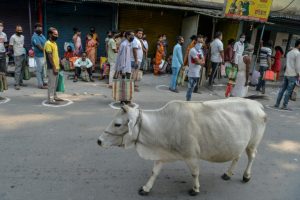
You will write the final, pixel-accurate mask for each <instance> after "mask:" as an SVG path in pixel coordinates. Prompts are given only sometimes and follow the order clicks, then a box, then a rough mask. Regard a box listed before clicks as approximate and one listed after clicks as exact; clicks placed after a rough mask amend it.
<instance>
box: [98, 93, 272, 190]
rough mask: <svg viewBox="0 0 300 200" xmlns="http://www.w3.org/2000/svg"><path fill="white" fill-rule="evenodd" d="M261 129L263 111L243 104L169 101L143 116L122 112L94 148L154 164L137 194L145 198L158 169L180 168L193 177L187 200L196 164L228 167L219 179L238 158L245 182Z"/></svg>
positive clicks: (196, 183)
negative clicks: (114, 149) (123, 151)
mask: <svg viewBox="0 0 300 200" xmlns="http://www.w3.org/2000/svg"><path fill="white" fill-rule="evenodd" d="M265 127H266V113H265V112H264V111H263V106H262V105H261V104H260V103H258V102H256V101H252V100H249V99H242V98H229V99H227V100H215V101H206V102H184V101H172V102H169V103H168V104H166V105H165V106H164V107H163V108H161V109H158V110H152V111H143V110H139V109H136V108H131V107H129V106H124V107H122V110H120V112H119V113H118V114H117V115H116V117H115V118H114V120H113V121H112V122H111V123H110V125H109V126H108V127H107V128H106V130H105V131H104V132H103V134H102V135H101V136H100V137H99V139H98V144H99V145H100V146H104V147H108V146H120V147H125V148H130V147H135V148H136V150H137V152H138V154H139V155H140V156H141V157H142V158H144V159H148V160H154V161H155V163H154V167H153V173H152V176H151V177H150V179H149V180H148V182H147V183H146V184H145V185H144V186H143V187H141V189H140V190H139V194H140V195H147V194H148V193H149V192H150V190H151V188H152V186H153V184H154V181H155V179H156V177H157V176H158V174H159V172H160V170H161V168H162V165H163V163H166V162H172V161H176V160H183V161H185V162H186V164H187V165H188V167H189V168H190V170H191V173H192V176H193V188H192V189H191V190H190V191H189V194H190V195H197V194H198V193H199V189H200V184H199V167H198V159H202V160H206V161H210V162H227V161H232V163H231V166H230V167H229V169H228V171H227V172H226V173H224V175H223V176H222V178H223V179H224V180H229V179H230V177H231V176H232V175H233V169H234V167H235V166H236V164H237V162H238V160H239V158H240V156H241V154H242V152H243V151H244V150H246V153H247V156H248V165H247V168H246V170H245V172H244V175H243V181H244V182H248V181H249V180H250V178H251V166H252V163H253V160H254V158H255V154H256V152H257V151H256V150H257V147H258V145H259V143H260V141H261V139H262V137H263V134H264V131H265Z"/></svg>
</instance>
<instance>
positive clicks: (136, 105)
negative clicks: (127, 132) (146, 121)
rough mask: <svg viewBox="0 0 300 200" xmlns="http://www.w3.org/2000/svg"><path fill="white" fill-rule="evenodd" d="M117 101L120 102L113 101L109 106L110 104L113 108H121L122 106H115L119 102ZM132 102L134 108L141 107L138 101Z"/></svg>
mask: <svg viewBox="0 0 300 200" xmlns="http://www.w3.org/2000/svg"><path fill="white" fill-rule="evenodd" d="M117 103H118V102H111V103H110V104H109V106H110V107H111V108H112V109H115V110H120V109H121V107H117V106H115V104H117ZM132 104H133V105H134V108H139V105H138V104H136V103H132Z"/></svg>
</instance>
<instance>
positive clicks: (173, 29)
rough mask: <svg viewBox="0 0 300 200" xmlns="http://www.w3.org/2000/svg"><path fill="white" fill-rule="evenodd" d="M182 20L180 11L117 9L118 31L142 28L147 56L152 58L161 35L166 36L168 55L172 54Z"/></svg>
mask: <svg viewBox="0 0 300 200" xmlns="http://www.w3.org/2000/svg"><path fill="white" fill-rule="evenodd" d="M182 18H183V12H182V11H170V10H163V9H158V8H144V7H125V6H124V7H120V9H119V29H120V30H136V29H137V28H143V29H144V32H145V34H146V35H147V40H148V43H149V56H151V57H153V56H154V55H155V51H156V44H157V38H158V36H159V35H161V34H166V35H167V39H168V42H169V46H168V54H170V53H172V51H173V47H174V45H175V44H176V43H177V41H176V37H177V36H178V35H180V33H181V23H182Z"/></svg>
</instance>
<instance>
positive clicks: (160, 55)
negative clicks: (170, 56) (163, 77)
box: [154, 35, 165, 75]
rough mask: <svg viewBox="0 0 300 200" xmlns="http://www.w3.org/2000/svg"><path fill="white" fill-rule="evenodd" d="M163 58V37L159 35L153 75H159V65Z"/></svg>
mask: <svg viewBox="0 0 300 200" xmlns="http://www.w3.org/2000/svg"><path fill="white" fill-rule="evenodd" d="M164 57H165V50H164V45H163V37H162V35H161V36H159V37H158V42H157V49H156V55H155V65H154V75H159V65H160V64H161V62H162V60H163V58H164Z"/></svg>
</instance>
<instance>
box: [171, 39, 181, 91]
mask: <svg viewBox="0 0 300 200" xmlns="http://www.w3.org/2000/svg"><path fill="white" fill-rule="evenodd" d="M177 42H178V43H177V44H176V45H175V47H174V49H173V57H172V78H171V83H170V88H169V90H170V91H172V92H176V93H178V92H179V91H178V89H177V88H176V85H177V84H176V83H177V77H178V73H179V70H180V68H181V67H182V66H183V58H182V45H183V43H184V38H183V37H182V36H178V38H177Z"/></svg>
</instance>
